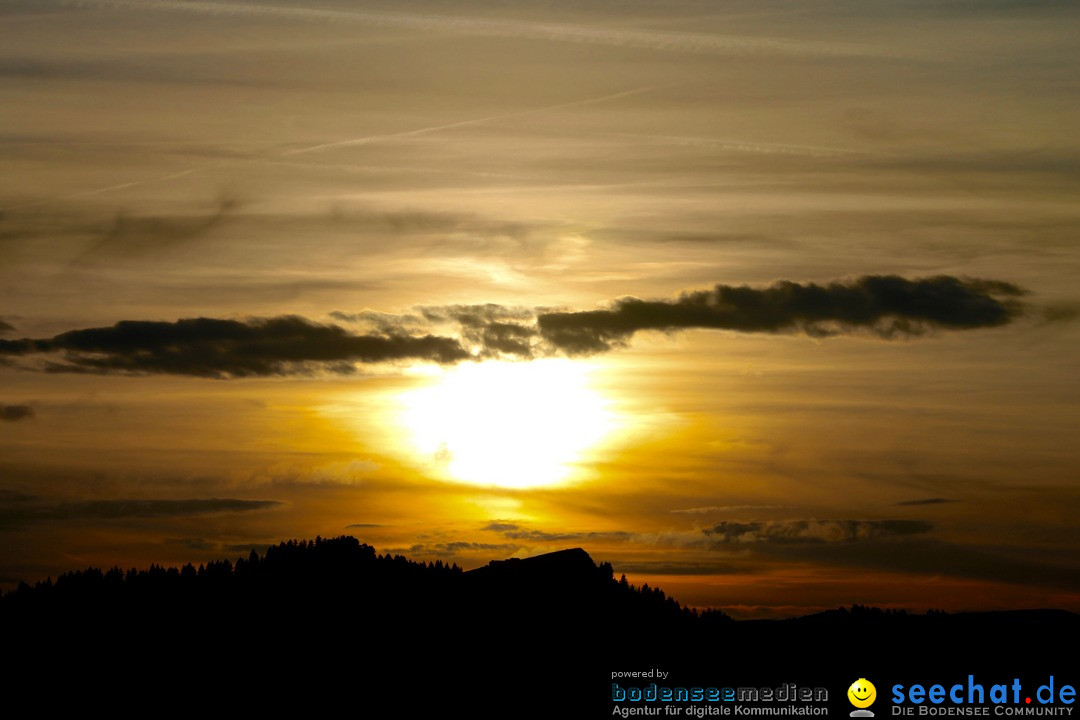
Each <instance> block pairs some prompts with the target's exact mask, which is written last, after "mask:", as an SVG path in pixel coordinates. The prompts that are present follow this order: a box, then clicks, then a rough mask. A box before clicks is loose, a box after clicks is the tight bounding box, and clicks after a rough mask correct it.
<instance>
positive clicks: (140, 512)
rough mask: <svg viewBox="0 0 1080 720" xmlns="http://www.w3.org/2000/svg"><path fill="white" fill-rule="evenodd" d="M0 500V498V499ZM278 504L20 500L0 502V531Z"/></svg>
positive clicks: (210, 500) (215, 500)
mask: <svg viewBox="0 0 1080 720" xmlns="http://www.w3.org/2000/svg"><path fill="white" fill-rule="evenodd" d="M2 499H3V498H2V497H0V500H2ZM280 505H282V503H281V502H279V501H277V500H239V499H236V498H191V499H186V500H132V499H116V500H84V501H74V502H38V501H36V499H35V500H34V501H26V500H22V501H19V502H2V503H0V528H10V527H18V526H22V525H28V524H32V523H39V522H48V521H64V520H119V519H133V518H166V517H192V516H199V515H210V514H214V513H227V512H252V511H256V510H268V509H271V508H275V507H279V506H280Z"/></svg>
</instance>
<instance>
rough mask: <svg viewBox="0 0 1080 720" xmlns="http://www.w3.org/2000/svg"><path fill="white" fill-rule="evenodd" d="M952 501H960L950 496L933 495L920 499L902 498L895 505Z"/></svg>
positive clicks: (936, 503) (939, 503) (933, 503)
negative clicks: (932, 496)
mask: <svg viewBox="0 0 1080 720" xmlns="http://www.w3.org/2000/svg"><path fill="white" fill-rule="evenodd" d="M954 502H960V501H959V500H954V499H952V498H940V497H935V498H923V499H921V500H902V501H900V502H898V503H896V504H897V505H943V504H945V503H954Z"/></svg>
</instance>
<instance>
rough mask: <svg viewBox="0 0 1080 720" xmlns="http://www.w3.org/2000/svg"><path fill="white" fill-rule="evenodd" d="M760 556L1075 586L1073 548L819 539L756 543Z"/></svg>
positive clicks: (1078, 577)
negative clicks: (766, 543)
mask: <svg viewBox="0 0 1080 720" xmlns="http://www.w3.org/2000/svg"><path fill="white" fill-rule="evenodd" d="M761 547H762V550H763V552H762V553H761V554H762V555H763V556H767V557H769V558H771V559H774V560H783V561H787V562H798V563H804V562H811V563H824V564H828V565H835V566H842V567H859V568H868V569H877V570H885V571H890V572H904V573H912V574H922V575H947V576H951V577H967V578H976V579H979V580H987V581H990V582H1004V583H1015V584H1019V585H1035V586H1040V587H1042V586H1045V587H1056V588H1068V589H1077V588H1080V572H1078V569H1080V565H1078V563H1077V557H1076V553H1075V552H1074V551H1072V550H1071V549H1070V550H1067V551H1063V552H1060V551H1049V550H1046V549H1045V548H1034V549H1030V550H1020V549H1017V548H995V547H971V546H966V545H961V544H958V543H949V542H942V541H937V540H932V539H929V538H912V539H909V540H905V541H902V542H889V541H883V540H871V541H868V542H863V543H820V544H803V545H791V544H789V545H765V546H761Z"/></svg>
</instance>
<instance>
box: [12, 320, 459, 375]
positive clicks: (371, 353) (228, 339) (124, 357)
mask: <svg viewBox="0 0 1080 720" xmlns="http://www.w3.org/2000/svg"><path fill="white" fill-rule="evenodd" d="M3 354H7V355H29V354H59V355H60V357H61V358H62V360H61V361H59V362H50V363H49V364H48V365H46V366H45V369H47V370H49V371H52V372H101V373H107V372H128V373H164V374H173V375H195V376H199V377H252V376H266V375H284V374H303V373H304V372H310V369H311V367H312V365H324V366H330V367H331V368H332V369H334V370H337V371H344V370H348V369H351V367H349V366H350V364H351V363H376V362H391V361H395V360H430V361H433V362H440V363H449V362H455V361H458V360H463V359H465V358H466V357H469V354H468V353H467V352H466V351H465V350H464V348H462V346H461V344H460V343H459V342H458V341H457V340H455V339H453V338H445V337H437V336H432V335H420V336H409V335H399V334H378V335H354V334H351V333H349V332H348V331H346V330H344V329H343V328H341V327H338V326H336V325H320V324H317V323H314V322H311V321H310V320H306V319H304V318H301V317H296V316H282V317H275V318H266V319H254V320H247V321H239V320H217V319H212V318H193V319H187V320H178V321H176V322H136V321H130V320H126V321H123V322H119V323H117V324H116V325H113V326H112V327H104V328H89V329H86V330H73V331H71V332H66V333H63V334H61V335H57V336H56V337H53V338H51V339H45V340H30V339H24V340H0V355H3Z"/></svg>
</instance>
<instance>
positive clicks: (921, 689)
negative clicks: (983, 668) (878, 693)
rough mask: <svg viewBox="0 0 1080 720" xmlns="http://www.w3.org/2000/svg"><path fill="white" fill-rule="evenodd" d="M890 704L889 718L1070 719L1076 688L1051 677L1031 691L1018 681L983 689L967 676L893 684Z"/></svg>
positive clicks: (1017, 679) (982, 686)
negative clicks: (953, 680) (954, 680)
mask: <svg viewBox="0 0 1080 720" xmlns="http://www.w3.org/2000/svg"><path fill="white" fill-rule="evenodd" d="M892 702H893V708H892V714H893V715H963V716H970V715H983V716H988V715H997V716H999V717H1000V716H1008V715H1056V716H1062V715H1063V716H1070V715H1072V710H1073V709H1072V707H1071V705H1073V703H1075V702H1076V688H1074V687H1073V686H1072V685H1066V684H1064V683H1062V682H1061V681H1060V680H1055V678H1054V676H1053V675H1051V676H1050V679H1049V680H1048V681H1047V682H1046V683H1044V684H1042V685H1039V686H1038V687H1037V688H1036V689H1035V691H1034V692H1032V691H1031V686H1028V687H1027V688H1025V687H1024V686H1023V685H1022V684H1021V683H1020V679H1019V678H1013V679H1012V682H1010V683H999V684H994V685H989V686H986V685H983V683H980V682H978V681H976V679H975V676H974V675H968V676H967V682H966V683H963V682H958V683H952V684H947V683H934V684H931V685H924V684H915V685H893V686H892ZM909 703H910V704H909Z"/></svg>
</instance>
